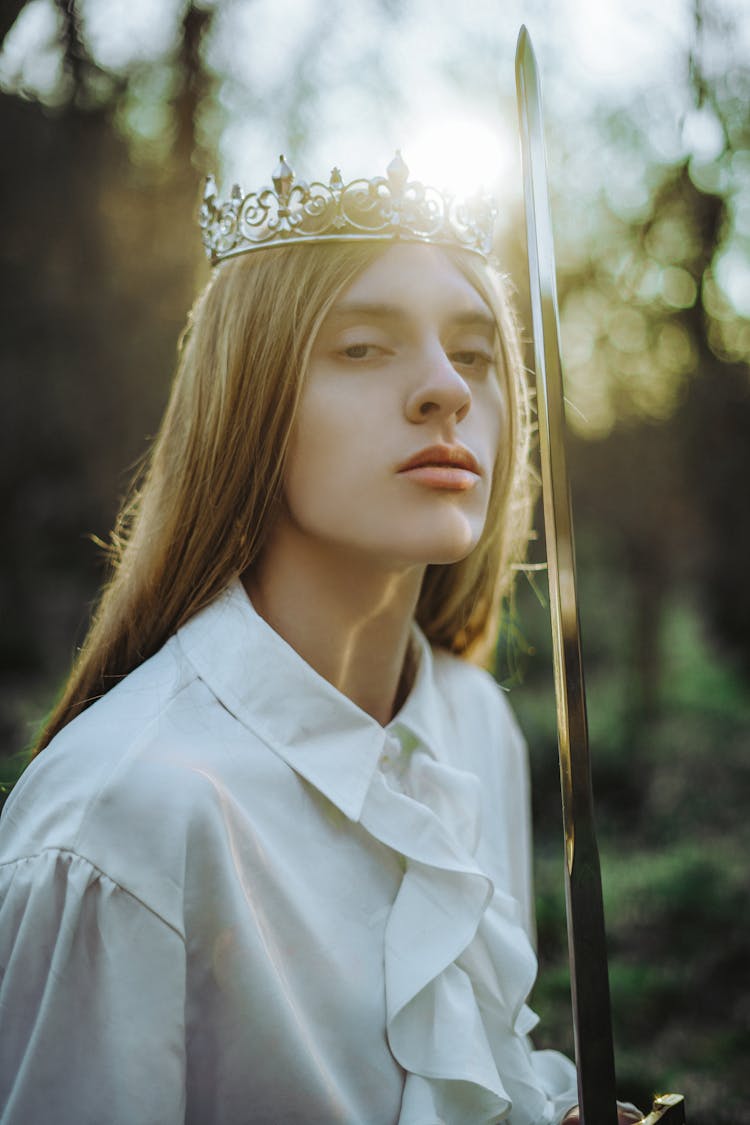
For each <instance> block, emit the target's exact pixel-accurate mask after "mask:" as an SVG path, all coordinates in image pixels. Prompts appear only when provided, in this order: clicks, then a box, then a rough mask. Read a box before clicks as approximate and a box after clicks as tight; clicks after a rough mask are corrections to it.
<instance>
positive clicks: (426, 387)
mask: <svg viewBox="0 0 750 1125" xmlns="http://www.w3.org/2000/svg"><path fill="white" fill-rule="evenodd" d="M470 406H471V390H470V389H469V385H468V383H467V382H466V381H465V380H464V379H463V378H462V377H461V375H460V374H459V372H458V371H456V368H455V367H454V366H453V364H452V363H451V361H450V359H449V358H448V356H447V355H446V354H445V352H444V351H443V348H442V346H441V345H438V346H436V347H434V348H431V349H430V350H429V352H427V353H426V354H425V355H424V356H423V357H422V359H421V361H420V377H419V378H418V379H417V380H415V382H414V384H413V386H412V387H411V389H410V392H409V395H408V397H407V401H406V416H407V418H408V419H409V421H410V422H425V421H427V419H428V418H437V417H440V416H445V417H451V416H455V420H456V421H457V422H460V421H461V419H462V418H463V417H464V416H465V415H466V414H467V412H468V410H469V407H470Z"/></svg>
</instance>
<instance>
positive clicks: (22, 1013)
mask: <svg viewBox="0 0 750 1125" xmlns="http://www.w3.org/2000/svg"><path fill="white" fill-rule="evenodd" d="M184 1004H185V946H184V941H183V939H182V937H181V936H180V935H179V934H178V933H177V932H175V930H174V929H173V928H172V927H170V926H169V925H168V924H167V923H166V922H165V921H164V920H163V919H161V918H160V917H159V916H158V915H157V914H155V913H154V912H153V911H152V910H151V909H149V908H148V907H147V906H145V905H144V904H143V903H141V902H140V901H138V899H136V898H134V897H133V896H132V895H131V894H129V893H128V892H127V891H125V890H124V889H123V888H122V887H120V886H119V885H118V884H117V883H115V882H113V881H112V879H110V878H109V877H108V876H107V875H105V874H104V873H103V872H102V871H100V870H98V869H97V868H96V867H94V866H93V865H92V864H91V863H89V862H88V861H87V860H86V859H83V858H82V857H80V856H78V855H76V854H75V853H73V852H68V851H62V850H58V849H55V848H50V849H48V850H45V851H43V852H41V853H40V854H39V855H36V856H31V857H29V858H24V859H17V860H14V861H13V862H12V863H7V864H4V865H2V866H0V1121H1V1122H2V1125H31V1123H35V1125H44V1123H46V1122H51V1121H54V1122H56V1125H103V1122H107V1125H177V1122H183V1121H184V1117H185V1095H184V1089H185V1075H184V1067H185V1061H184V1056H185V1047H184V1043H185V1028H184Z"/></svg>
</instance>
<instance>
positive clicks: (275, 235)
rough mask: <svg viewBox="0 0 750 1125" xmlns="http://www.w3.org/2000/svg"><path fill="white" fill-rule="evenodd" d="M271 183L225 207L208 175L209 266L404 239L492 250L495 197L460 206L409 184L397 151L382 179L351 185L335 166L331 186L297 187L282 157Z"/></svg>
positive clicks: (203, 219)
mask: <svg viewBox="0 0 750 1125" xmlns="http://www.w3.org/2000/svg"><path fill="white" fill-rule="evenodd" d="M272 183H273V186H272V187H264V188H261V189H260V191H254V192H250V193H249V194H247V195H245V194H243V192H242V189H241V188H240V186H239V184H235V185H234V187H233V188H232V191H231V193H230V196H229V199H228V200H227V201H226V202H225V203H222V202H220V201H219V199H218V197H217V188H216V181H215V180H214V178H213V176H209V177H208V178H207V180H206V184H205V189H204V192H203V201H202V204H201V208H200V213H199V223H200V226H201V229H202V232H203V245H204V247H205V249H206V254H207V255H208V257H209V258H210V260H211V263H212V265H216V264H217V263H218V262H221V261H223V260H224V259H225V258H233V257H236V256H237V255H238V254H246V253H248V252H249V251H251V250H260V249H263V248H267V247H271V246H285V245H286V246H288V245H290V244H294V243H303V242H343V241H349V240H353V241H357V240H359V241H365V240H366V241H372V240H381V241H386V240H388V241H396V240H398V239H402V240H405V241H409V242H431V243H435V244H437V245H448V246H460V247H462V248H463V249H464V250H470V251H472V252H473V253H476V254H480V255H481V256H482V257H483V258H487V257H488V256H489V254H490V253H491V251H492V231H493V226H494V220H495V215H496V209H495V207H494V205H493V203H492V202H491V200H490V199H489V198H487V197H485V196H480V197H475V198H473V199H469V200H463V201H457V200H456V199H455V198H454V197H453V196H452V195H449V194H447V193H445V192H441V191H438V190H437V189H436V188H432V187H428V186H426V185H424V184H421V183H419V182H418V181H416V180H409V169H408V168H407V166H406V164H405V163H404V160H403V158H402V156H401V153H400V152H397V153H396V155H395V157H394V159H393V160H392V161H391V163H390V164H389V165H388V168H387V169H386V175H385V176H377V177H376V178H375V179H373V180H366V179H359V180H352V181H351V183H348V184H347V183H344V181H343V179H342V176H341V172H340V171H339V169H338V168H334V169H333V171H332V172H331V175H330V178H329V180H328V183H327V184H324V183H321V182H319V181H314V182H313V183H310V184H308V183H305V182H304V181H302V180H300V181H297V182H295V177H294V172H293V171H292V169H291V168H290V167H289V165H288V164H287V162H286V160H285V159H284V157H283V156H281V157H279V164H278V167H277V168H276V170H275V171H274V173H273V176H272Z"/></svg>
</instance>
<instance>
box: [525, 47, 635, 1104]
mask: <svg viewBox="0 0 750 1125" xmlns="http://www.w3.org/2000/svg"><path fill="white" fill-rule="evenodd" d="M516 89H517V94H518V113H519V122H520V128H521V147H522V154H523V178H524V202H525V209H526V236H527V243H528V257H529V281H530V288H531V310H532V323H533V330H534V355H535V368H536V392H537V414H538V421H539V446H540V455H541V463H542V497H543V505H544V528H545V539H546V544H547V567H548V576H549V591H550V616H551V620H552V641H553V658H554V671H555V698H556V703H557V732H558V745H559V750H560V784H561V789H562V806H563V827H564V833H565V883H566V887H565V890H566V905H567V918H568V954H569V959H570V977H571V993H572V1000H573V1027H574V1033H575V1049H576V1065H577V1068H578V1097H579V1104H580V1110H581V1121H582V1122H585V1125H610V1123H611V1125H616V1122H617V1108H616V1094H615V1069H614V1052H613V1048H612V1021H611V1013H610V1001H609V978H608V973H607V951H606V938H605V932H604V907H603V903H602V885H601V872H600V866H599V852H598V849H597V844H596V835H595V831H594V818H593V797H592V791H591V766H590V758H589V746H588V723H587V718H586V695H585V687H584V679H583V662H582V658H581V633H580V623H579V615H578V597H577V586H576V567H575V547H574V541H573V523H572V513H571V503H570V486H569V483H568V469H567V459H566V453H565V405H564V394H563V379H562V365H561V360H560V333H559V323H558V304H557V283H556V276H555V255H554V243H553V238H552V220H551V216H550V206H549V195H548V189H547V168H546V157H545V149H544V134H543V124H542V107H541V93H540V85H539V75H538V72H537V66H536V59H535V56H534V49H533V47H532V44H531V39H530V37H529V34H528V32H527V31H526V28H525V27H522V28H521V31H520V34H519V36H518V46H517V49H516Z"/></svg>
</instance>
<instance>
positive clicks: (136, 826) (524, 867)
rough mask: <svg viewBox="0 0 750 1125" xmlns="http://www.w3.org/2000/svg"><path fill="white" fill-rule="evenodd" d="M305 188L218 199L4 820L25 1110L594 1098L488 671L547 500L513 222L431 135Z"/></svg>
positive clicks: (203, 1109)
mask: <svg viewBox="0 0 750 1125" xmlns="http://www.w3.org/2000/svg"><path fill="white" fill-rule="evenodd" d="M394 169H395V171H394ZM292 184H293V181H292V179H291V172H290V170H289V169H288V168H287V167H286V166H285V165H282V167H281V168H280V170H279V171H277V174H276V178H275V180H274V191H273V193H272V195H273V204H274V206H275V207H276V208H277V211H276V212H275V214H276V220H277V221H276V225H274V221H273V215H272V216H271V217H270V220H269V216H268V214H265V213H264V215H263V216H262V222H261V223H260V225H259V224H258V220H257V215H258V208H259V205H258V200H259V199H260V200H261V201H262V200H263V198H264V197H262V196H260V195H257V194H256V195H253V196H252V197H247V198H246V199H245V200H244V202H243V201H242V200H241V197H240V195H239V194H238V193H233V196H232V200H231V201H230V203H229V204H228V205H226V206H225V207H224V208H220V207H219V206H218V204H217V203H216V201H215V197H214V194H213V189H211V190H210V191H209V193H208V195H207V200H206V206H205V209H204V226H205V228H206V241H207V244H208V246H209V249H210V251H211V253H212V256H213V258H214V260H215V261H216V262H217V265H216V269H215V271H214V275H213V277H212V280H211V283H210V284H209V286H208V288H207V290H206V291H205V292H204V293H203V295H202V296H201V297H200V299H199V300H198V302H197V305H196V307H195V309H194V311H193V313H192V316H191V319H190V323H189V328H188V331H187V332H186V335H185V338H184V341H183V344H182V349H181V357H180V363H179V369H178V372H177V376H176V379H175V382H174V386H173V390H172V395H171V399H170V402H169V405H168V408H167V411H166V414H165V417H164V421H163V424H162V427H161V430H160V432H159V435H158V437H157V440H156V442H155V445H154V448H153V452H152V456H151V460H150V464H149V467H148V471H147V473H146V475H145V479H144V480H143V482H142V485H141V486H140V487H139V488H138V490H137V491H136V492H135V493H134V495H133V497H132V498H131V500H130V502H129V503H128V505H127V506H126V508H125V510H124V513H123V515H122V518H121V520H120V523H119V525H118V528H117V531H116V534H115V538H114V543H115V548H116V559H115V565H114V568H113V573H112V577H111V580H110V582H109V584H108V585H107V587H106V589H105V590H104V592H103V594H102V597H101V600H100V603H99V606H98V609H97V611H96V614H95V617H94V620H93V624H92V626H91V630H90V633H89V636H88V638H87V640H86V643H85V645H84V646H83V649H82V651H81V653H80V655H79V657H78V660H77V663H76V665H75V667H74V669H73V672H72V674H71V677H70V681H69V683H68V685H67V688H66V690H65V693H64V695H63V698H62V699H61V701H60V703H59V705H58V707H57V709H56V711H55V712H54V714H53V716H52V718H51V720H50V722H49V725H48V728H47V730H46V731H45V733H44V735H43V736H42V739H41V741H40V744H39V747H38V749H39V751H42V752H41V753H39V754H38V756H37V757H36V759H35V761H34V762H33V763H32V765H31V766H30V767H29V769H28V770H27V771H26V773H25V775H24V777H23V778H22V780H21V781H20V783H19V784H18V786H17V788H16V790H15V791H14V793H13V795H12V797H11V799H10V801H9V802H8V805H7V807H6V810H5V813H4V815H3V818H2V824H1V828H0V860H1V861H2V866H1V867H0V888H1V891H2V906H1V907H0V974H2V977H1V983H0V1106H2V1107H3V1108H2V1114H1V1115H0V1116H1V1120H2V1121H3V1122H4V1123H7V1125H34V1123H42V1122H53V1121H54V1122H55V1123H56V1125H73V1123H75V1125H84V1123H85V1125H94V1123H96V1125H99V1123H101V1125H104V1123H106V1125H146V1123H149V1125H173V1123H177V1122H188V1123H190V1125H246V1123H250V1122H258V1123H263V1122H267V1123H286V1122H289V1123H296V1122H299V1123H300V1125H301V1123H302V1122H304V1123H305V1125H311V1123H321V1125H323V1123H325V1125H330V1123H332V1122H342V1123H351V1125H354V1123H360V1125H381V1123H382V1125H386V1123H389V1125H390V1123H396V1122H399V1123H401V1125H435V1123H437V1122H447V1123H450V1125H466V1123H474V1122H477V1123H478V1122H494V1121H499V1120H507V1121H511V1122H513V1125H536V1123H541V1122H559V1121H560V1120H561V1119H562V1118H563V1116H564V1115H565V1113H566V1111H567V1110H569V1108H570V1106H571V1104H572V1103H573V1102H575V1100H576V1091H575V1075H574V1071H573V1068H572V1066H571V1064H570V1063H569V1062H568V1061H567V1060H566V1059H564V1058H563V1057H562V1056H559V1055H556V1054H554V1053H552V1052H546V1051H543V1052H535V1051H534V1050H533V1048H532V1047H531V1045H530V1042H529V1040H528V1038H527V1034H528V1032H529V1031H530V1030H531V1028H532V1027H533V1025H534V1022H535V1019H534V1016H533V1014H532V1013H531V1012H530V1010H529V1009H528V1008H527V1007H526V1005H525V1000H526V997H527V995H528V993H529V990H530V989H531V986H532V983H533V980H534V975H535V967H536V966H535V958H534V953H533V950H532V944H531V936H530V935H531V916H532V904H531V892H530V879H529V866H530V864H529V832H528V807H527V805H528V793H527V775H526V759H525V750H524V745H523V742H522V739H521V736H520V735H519V732H518V730H517V727H516V725H515V723H514V720H513V718H512V716H511V713H510V710H509V707H508V704H507V702H506V700H505V697H504V695H503V694H502V692H501V691H500V690H499V689H498V688H497V686H496V685H495V683H494V681H493V679H492V678H491V676H490V675H489V674H488V673H487V672H485V671H483V670H482V669H481V667H479V666H478V665H479V664H480V663H481V662H482V661H483V660H485V659H486V657H487V655H488V653H490V652H491V649H492V643H493V639H494V634H495V628H496V623H497V613H498V605H499V601H500V598H501V597H502V595H503V593H504V592H507V590H508V587H509V584H510V581H511V577H512V572H513V571H512V567H513V564H514V562H517V561H518V560H519V558H520V557H521V554H522V552H523V547H524V544H525V541H526V538H527V529H528V516H529V483H528V482H529V476H528V473H527V468H526V455H527V450H528V434H529V426H528V416H527V411H526V398H525V391H524V381H523V372H522V366H521V357H520V351H519V344H518V337H517V333H516V329H515V325H514V321H513V316H512V314H511V311H510V308H509V306H508V302H507V297H506V294H505V290H504V287H503V285H502V284H501V283H500V282H499V280H498V278H497V277H496V276H495V275H494V274H493V272H492V270H491V269H490V268H489V266H488V265H487V263H486V261H485V258H484V254H485V252H486V250H487V248H488V244H489V243H488V237H489V236H488V228H487V221H488V215H487V214H486V213H485V214H484V216H483V217H482V216H481V215H480V216H479V218H478V219H477V220H476V222H474V221H473V220H472V221H468V222H467V221H464V220H465V218H466V217H465V215H464V216H463V219H461V216H459V219H457V220H456V221H455V222H453V221H452V220H451V222H449V221H448V219H444V220H443V222H442V225H441V226H440V228H439V229H438V228H437V227H435V224H434V223H433V227H432V228H430V227H429V224H428V220H429V219H430V216H431V215H433V217H434V211H433V212H429V211H427V210H424V207H423V204H422V203H420V198H421V197H420V191H421V188H419V185H413V184H410V183H409V182H408V181H407V178H406V175H405V171H404V169H403V168H402V166H401V165H400V164H399V163H398V162H395V163H394V165H393V166H392V167H391V169H390V170H389V176H388V178H387V179H382V178H381V179H378V180H374V181H371V182H369V183H368V185H367V187H366V189H365V191H364V195H363V194H362V190H363V189H362V186H361V185H360V188H359V191H360V195H359V196H358V197H357V196H356V195H354V194H353V193H352V197H353V200H354V201H353V203H352V204H351V206H350V208H349V209H348V210H347V208H346V206H345V204H346V200H347V194H346V193H347V190H348V188H347V186H346V185H343V183H342V182H341V181H340V178H339V179H338V180H336V179H335V178H334V177H332V179H331V182H330V184H329V185H327V186H326V187H325V188H324V186H323V185H313V187H312V188H308V187H306V186H305V187H301V188H296V187H293V186H292ZM326 190H327V191H328V196H326V195H325V191H326ZM295 192H296V195H295ZM315 192H318V198H321V197H322V198H324V201H325V202H326V206H328V207H329V212H330V214H329V219H330V221H329V222H328V225H326V222H325V221H324V220H325V215H324V219H323V220H321V218H320V215H321V207H320V205H319V204H315V205H314V206H311V205H310V200H311V198H312V197H313V195H314V194H315ZM270 195H271V193H267V195H266V196H265V199H266V202H267V201H268V199H269V198H270ZM248 200H250V203H248ZM253 201H255V202H254V203H253ZM373 201H374V203H373ZM313 202H314V200H313ZM251 204H252V205H251ZM407 204H409V206H411V210H409V207H408V206H407ZM365 205H366V206H365ZM448 206H449V204H446V207H448ZM253 207H254V208H255V209H254V210H253ZM420 207H422V210H420ZM357 208H359V211H358V210H357ZM368 208H369V209H368ZM243 216H244V217H243ZM290 216H291V217H292V218H294V217H295V216H296V221H297V225H296V227H295V225H294V223H293V222H291V221H290ZM331 216H332V218H331ZM278 220H281V221H278ZM284 221H286V229H285V228H284ZM482 222H483V223H484V226H482ZM316 224H317V225H316ZM368 224H369V225H368Z"/></svg>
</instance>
